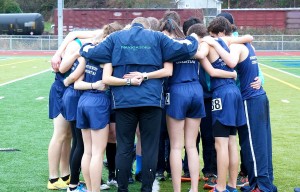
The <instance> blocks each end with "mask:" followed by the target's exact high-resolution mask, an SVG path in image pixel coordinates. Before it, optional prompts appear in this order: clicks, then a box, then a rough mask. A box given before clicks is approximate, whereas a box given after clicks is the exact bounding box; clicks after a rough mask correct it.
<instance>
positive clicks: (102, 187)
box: [100, 183, 110, 190]
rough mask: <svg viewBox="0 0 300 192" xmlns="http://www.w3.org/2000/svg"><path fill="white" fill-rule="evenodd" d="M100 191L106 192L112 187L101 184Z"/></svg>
mask: <svg viewBox="0 0 300 192" xmlns="http://www.w3.org/2000/svg"><path fill="white" fill-rule="evenodd" d="M100 189H101V190H106V189H110V187H109V186H108V185H107V184H105V183H103V184H101V186H100Z"/></svg>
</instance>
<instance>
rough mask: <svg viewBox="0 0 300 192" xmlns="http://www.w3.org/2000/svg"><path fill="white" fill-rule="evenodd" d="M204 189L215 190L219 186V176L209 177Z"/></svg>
mask: <svg viewBox="0 0 300 192" xmlns="http://www.w3.org/2000/svg"><path fill="white" fill-rule="evenodd" d="M206 178H207V180H206V181H205V183H204V186H203V189H213V188H214V187H215V186H216V184H217V176H216V175H214V174H210V175H207V177H206Z"/></svg>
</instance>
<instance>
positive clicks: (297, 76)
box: [259, 63, 300, 78]
mask: <svg viewBox="0 0 300 192" xmlns="http://www.w3.org/2000/svg"><path fill="white" fill-rule="evenodd" d="M259 64H260V65H262V66H264V67H268V68H270V69H273V70H276V71H279V72H281V73H284V74H287V75H290V76H293V77H296V78H300V76H299V75H295V74H292V73H289V72H286V71H283V70H280V69H277V68H274V67H270V66H268V65H265V64H262V63H259Z"/></svg>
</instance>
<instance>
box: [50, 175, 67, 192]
mask: <svg viewBox="0 0 300 192" xmlns="http://www.w3.org/2000/svg"><path fill="white" fill-rule="evenodd" d="M47 188H48V189H50V190H59V189H67V188H68V185H67V184H66V182H64V181H63V180H62V179H61V178H59V179H58V180H57V181H56V182H54V183H51V182H50V181H48V185H47Z"/></svg>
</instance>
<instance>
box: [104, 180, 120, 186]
mask: <svg viewBox="0 0 300 192" xmlns="http://www.w3.org/2000/svg"><path fill="white" fill-rule="evenodd" d="M106 184H107V185H108V186H115V187H118V182H117V181H116V180H115V179H114V178H112V179H109V180H108V181H107V182H106Z"/></svg>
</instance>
